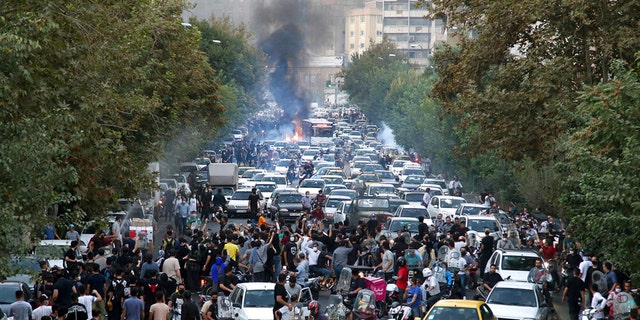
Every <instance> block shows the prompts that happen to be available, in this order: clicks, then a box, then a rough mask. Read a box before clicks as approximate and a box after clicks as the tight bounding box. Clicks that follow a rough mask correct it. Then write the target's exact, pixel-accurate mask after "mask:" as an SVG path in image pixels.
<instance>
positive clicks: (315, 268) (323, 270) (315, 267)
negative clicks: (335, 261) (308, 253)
mask: <svg viewBox="0 0 640 320" xmlns="http://www.w3.org/2000/svg"><path fill="white" fill-rule="evenodd" d="M309 272H311V273H316V274H321V275H323V276H325V277H330V276H331V271H330V270H329V269H326V268H321V267H319V266H318V265H313V266H309Z"/></svg>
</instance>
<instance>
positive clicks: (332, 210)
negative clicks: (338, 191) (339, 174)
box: [322, 195, 351, 222]
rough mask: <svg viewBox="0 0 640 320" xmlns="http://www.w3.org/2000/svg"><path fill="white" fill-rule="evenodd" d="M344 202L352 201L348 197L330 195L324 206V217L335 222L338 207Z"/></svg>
mask: <svg viewBox="0 0 640 320" xmlns="http://www.w3.org/2000/svg"><path fill="white" fill-rule="evenodd" d="M344 201H351V198H349V197H348V196H338V195H329V196H328V197H327V200H326V201H325V202H324V206H323V208H322V211H324V215H325V217H326V218H327V220H329V221H331V222H333V217H334V216H335V214H336V211H337V210H338V205H340V203H342V202H344Z"/></svg>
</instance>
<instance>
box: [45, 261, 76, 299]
mask: <svg viewBox="0 0 640 320" xmlns="http://www.w3.org/2000/svg"><path fill="white" fill-rule="evenodd" d="M57 276H58V280H56V282H55V283H54V284H53V296H52V297H51V302H52V303H54V304H59V305H61V306H68V305H70V304H71V293H74V292H76V287H75V286H74V285H73V281H71V280H70V279H69V278H68V277H67V273H66V272H65V271H64V269H59V270H58V273H57Z"/></svg>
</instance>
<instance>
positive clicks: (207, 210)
mask: <svg viewBox="0 0 640 320" xmlns="http://www.w3.org/2000/svg"><path fill="white" fill-rule="evenodd" d="M218 190H219V191H221V190H220V189H218ZM212 198H213V193H212V192H211V186H210V185H208V184H207V187H206V188H204V189H202V192H201V193H200V203H201V204H202V208H201V209H200V220H202V221H204V220H205V219H208V218H209V215H210V214H211V200H212Z"/></svg>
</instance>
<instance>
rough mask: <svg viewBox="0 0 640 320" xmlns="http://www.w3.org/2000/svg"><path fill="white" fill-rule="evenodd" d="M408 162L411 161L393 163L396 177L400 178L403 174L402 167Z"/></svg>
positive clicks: (393, 171) (392, 166)
mask: <svg viewBox="0 0 640 320" xmlns="http://www.w3.org/2000/svg"><path fill="white" fill-rule="evenodd" d="M407 162H409V160H395V161H393V163H392V164H391V172H392V173H393V174H394V175H396V176H399V175H400V173H401V172H402V167H403V166H404V164H405V163H407Z"/></svg>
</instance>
